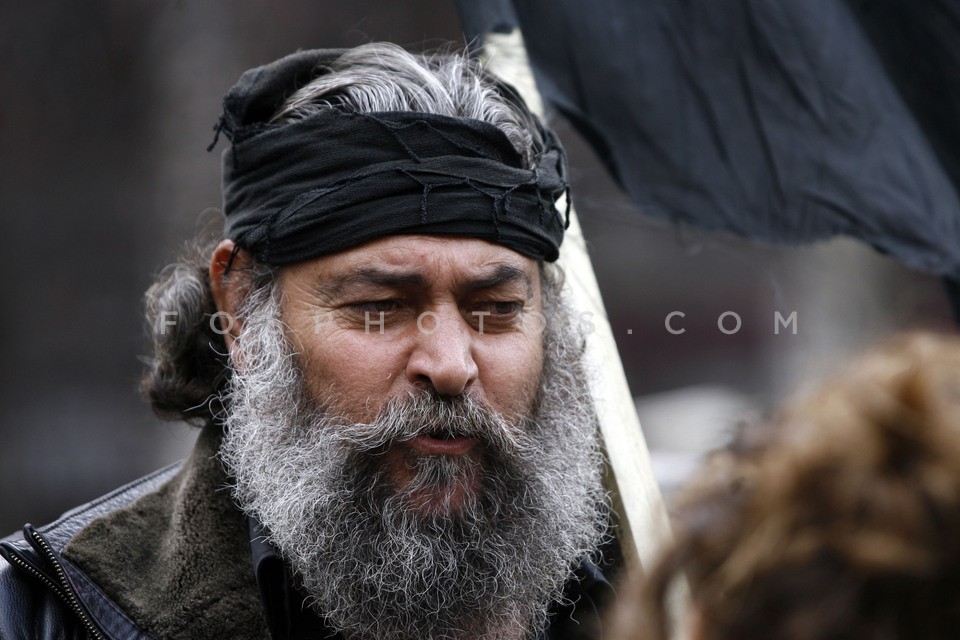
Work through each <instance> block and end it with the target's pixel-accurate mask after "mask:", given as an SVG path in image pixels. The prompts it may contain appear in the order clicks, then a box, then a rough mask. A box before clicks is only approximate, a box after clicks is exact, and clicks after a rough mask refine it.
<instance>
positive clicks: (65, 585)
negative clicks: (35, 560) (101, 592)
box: [10, 525, 107, 640]
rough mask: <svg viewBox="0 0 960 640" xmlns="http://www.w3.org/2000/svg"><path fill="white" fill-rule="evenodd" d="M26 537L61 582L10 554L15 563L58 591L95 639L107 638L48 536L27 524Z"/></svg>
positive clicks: (105, 639)
mask: <svg viewBox="0 0 960 640" xmlns="http://www.w3.org/2000/svg"><path fill="white" fill-rule="evenodd" d="M23 533H24V537H26V538H27V542H29V543H30V545H31V546H32V547H33V548H34V549H36V550H37V552H39V553H40V554H41V555H42V556H43V557H44V558H46V560H47V561H48V562H49V563H50V565H51V566H53V569H54V571H55V572H56V578H57V581H58V582H59V584H57V583H55V582H53V580H51V578H49V577H48V576H47V575H46V574H44V573H43V572H41V571H40V570H38V569H37V568H35V567H33V566H32V565H31V564H30V563H29V562H27V561H26V560H24V559H22V558H20V557H19V556H16V555H14V554H10V559H14V564H16V565H17V566H19V567H21V568H23V569H25V570H26V571H27V572H28V573H30V574H31V575H32V576H34V577H36V578H37V579H39V580H40V581H41V582H42V583H43V584H44V585H46V586H47V588H49V589H51V590H52V591H53V592H54V593H56V594H57V595H58V596H59V597H60V599H61V600H63V602H64V604H66V605H67V606H68V607H69V608H70V610H71V611H73V613H74V614H75V615H76V616H77V618H79V619H80V623H81V624H82V625H83V628H84V629H86V631H87V634H89V635H90V637H91V638H94V640H107V637H106V636H104V635H103V633H101V631H100V629H99V627H97V624H96V623H95V622H94V621H93V619H92V618H91V617H90V615H89V614H88V613H87V611H86V609H84V608H83V605H82V604H80V599H79V598H78V597H77V594H76V593H75V592H74V590H73V586H71V584H70V581H69V580H68V579H67V574H66V572H65V571H64V570H63V565H61V564H60V560H59V559H57V554H56V553H55V552H54V550H53V548H52V547H51V546H50V543H49V542H47V540H46V538H44V537H43V536H42V535H40V532H38V531H37V530H36V529H34V528H33V527H32V526H30V525H27V526H26V527H24V528H23Z"/></svg>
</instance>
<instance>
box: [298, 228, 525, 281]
mask: <svg viewBox="0 0 960 640" xmlns="http://www.w3.org/2000/svg"><path fill="white" fill-rule="evenodd" d="M310 262H311V263H313V265H312V266H313V267H314V268H312V269H310V271H311V272H312V274H313V276H314V277H315V278H317V279H318V280H321V281H324V282H326V283H328V284H331V285H333V284H335V283H337V282H338V281H340V282H344V283H349V282H351V281H359V280H362V279H363V278H369V279H371V280H376V278H377V277H379V276H382V277H384V278H386V279H389V278H390V277H394V278H396V279H398V281H402V280H407V281H408V282H407V284H409V285H411V286H413V285H416V284H420V285H423V286H429V285H432V284H441V283H444V282H447V281H449V282H451V283H453V282H461V281H473V280H491V283H494V280H499V281H502V282H507V281H510V280H518V281H521V282H522V283H523V284H525V285H526V286H529V287H532V286H533V283H534V282H535V281H538V280H539V278H538V267H537V262H536V261H535V260H533V259H532V258H528V257H526V256H524V255H521V254H519V253H517V252H516V251H513V250H512V249H509V248H507V247H503V246H501V245H497V244H494V243H491V242H487V241H485V240H481V239H477V238H465V237H453V238H451V237H442V236H423V235H409V236H406V235H405V236H391V237H387V238H380V239H378V240H374V241H372V242H369V243H366V244H364V245H361V246H359V247H355V248H353V249H348V250H346V251H342V252H339V253H337V254H333V255H330V256H324V257H322V258H318V259H316V260H313V261H310ZM400 283H401V282H398V284H400Z"/></svg>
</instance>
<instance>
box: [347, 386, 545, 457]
mask: <svg viewBox="0 0 960 640" xmlns="http://www.w3.org/2000/svg"><path fill="white" fill-rule="evenodd" d="M344 422H345V424H344V425H342V428H338V429H336V431H335V432H334V433H333V434H332V435H333V437H334V438H335V440H336V441H337V442H338V443H340V444H342V445H344V446H347V447H350V448H351V449H353V450H355V451H361V452H376V451H378V450H384V449H386V448H388V447H389V446H390V445H392V444H395V443H398V442H404V441H408V440H412V439H413V438H416V437H417V436H421V435H446V436H451V437H453V436H463V437H467V438H476V439H477V440H480V441H481V442H483V443H484V444H486V445H487V446H490V447H493V448H495V449H498V450H501V451H504V452H507V453H512V454H514V455H521V454H524V453H525V452H527V451H528V450H529V449H531V448H532V447H533V446H534V443H533V442H532V440H531V439H530V437H529V435H528V431H529V429H527V423H528V422H529V420H526V419H524V420H519V421H511V420H507V419H506V418H504V417H503V416H501V415H500V414H499V413H497V412H495V411H494V410H492V409H490V408H489V407H487V406H485V405H484V404H483V403H482V402H480V401H479V400H477V399H475V398H473V397H472V396H469V395H466V396H458V397H455V398H442V397H439V396H437V395H436V394H435V393H433V392H431V391H425V392H423V393H420V394H411V395H410V396H409V397H406V398H403V397H401V398H393V399H391V400H390V401H389V402H388V403H387V404H386V406H385V407H384V408H383V410H382V411H381V412H380V414H379V415H378V416H377V417H376V418H375V419H374V420H373V421H372V422H369V423H355V422H349V423H348V421H344Z"/></svg>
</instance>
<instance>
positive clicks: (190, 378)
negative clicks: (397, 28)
mask: <svg viewBox="0 0 960 640" xmlns="http://www.w3.org/2000/svg"><path fill="white" fill-rule="evenodd" d="M503 90H504V89H503V87H502V85H501V86H498V85H497V82H496V81H495V80H494V79H493V78H492V77H491V76H490V75H489V74H487V73H486V71H484V69H483V68H482V66H480V64H479V63H477V62H476V61H474V60H471V59H470V58H469V57H468V56H467V55H465V54H461V53H437V54H430V55H417V54H411V53H408V52H407V51H404V50H403V49H401V48H400V47H398V46H396V45H393V44H388V43H371V44H366V45H362V46H359V47H356V48H355V49H351V50H349V51H347V52H345V53H344V54H343V55H342V56H341V57H340V58H338V59H337V60H336V61H335V62H333V63H332V64H331V65H330V66H329V68H328V70H327V73H325V74H323V75H321V76H319V77H318V78H317V79H316V80H314V81H313V82H310V83H309V84H307V85H306V86H304V87H303V88H301V89H300V90H299V91H297V92H295V93H293V94H291V95H290V96H289V97H288V98H287V100H286V101H285V102H284V104H283V105H282V106H281V107H280V108H279V109H278V110H277V112H276V113H275V114H274V116H273V118H272V120H271V121H272V122H293V121H297V120H301V119H303V118H308V117H310V116H311V115H313V114H316V113H318V112H320V111H321V110H323V109H330V108H335V109H343V110H348V111H356V112H364V113H369V112H382V111H414V112H423V113H432V114H438V115H446V116H452V117H464V118H473V119H476V120H482V121H484V122H488V123H490V124H493V125H494V126H496V127H499V128H500V129H501V130H502V131H503V132H504V134H505V135H506V136H507V138H508V139H509V140H510V142H511V143H512V144H513V145H514V147H515V148H516V149H517V151H518V152H519V153H520V154H521V155H522V157H523V158H524V162H525V163H526V165H527V167H528V168H530V167H533V166H534V164H535V163H536V158H537V155H538V154H539V153H540V151H541V149H542V146H543V141H542V140H541V139H540V135H539V132H538V129H537V126H536V124H535V122H534V121H533V120H532V118H531V116H530V115H529V112H527V110H526V109H525V108H521V107H519V106H518V105H517V104H516V103H515V102H514V101H513V99H512V98H510V97H507V96H505V95H503V94H502V93H501V92H502V91H503ZM221 229H222V227H221ZM221 239H222V231H221V230H219V229H218V231H217V232H216V233H215V234H214V233H211V232H210V231H209V230H206V231H203V232H201V234H200V235H199V236H198V238H197V239H196V240H195V241H194V243H193V244H191V245H190V246H189V247H188V250H187V251H186V252H185V254H184V255H183V257H181V259H180V260H179V261H178V262H177V263H176V264H174V265H170V266H169V267H167V268H166V269H164V270H163V271H162V272H161V273H160V276H159V277H158V279H157V281H156V282H155V283H154V285H153V286H151V287H150V289H149V290H148V291H147V294H146V297H145V302H146V316H147V326H148V332H149V334H150V337H151V339H152V343H153V344H152V354H151V355H150V356H149V357H147V358H145V363H146V365H147V371H146V373H145V374H144V377H143V381H142V384H141V388H142V390H143V393H144V395H145V396H146V397H147V399H148V400H149V402H150V404H151V406H152V407H153V410H154V412H155V413H156V414H157V415H158V416H159V417H161V418H163V419H165V420H186V421H187V422H191V423H194V424H203V423H204V422H207V421H209V420H211V419H213V418H214V417H216V416H217V415H218V414H219V413H220V411H221V407H220V404H219V400H218V398H219V394H220V392H221V391H222V390H223V389H224V388H225V385H226V382H227V380H228V379H229V378H230V375H231V373H230V372H231V369H230V365H229V362H228V358H227V353H226V345H225V342H224V339H223V335H222V332H221V331H220V330H219V328H218V326H217V322H216V317H215V316H216V313H217V308H216V305H215V303H214V300H213V294H212V293H211V290H210V276H209V272H208V268H209V264H210V258H211V256H212V254H213V250H214V249H215V248H216V246H217V244H218V243H219V241H220V240H221ZM544 268H546V269H549V272H548V271H544V274H545V275H548V276H550V275H556V274H557V272H556V271H555V270H554V267H553V266H552V265H549V266H548V265H541V269H542V270H544ZM275 275H276V269H275V268H272V267H269V266H267V265H262V264H254V266H253V267H252V268H250V269H246V270H243V271H242V272H237V270H236V269H234V270H232V271H231V273H230V274H229V277H231V278H240V279H243V282H244V284H245V285H246V286H247V290H248V292H257V291H259V290H260V289H262V288H263V287H270V288H272V287H273V286H274V282H275ZM550 279H551V280H553V279H555V278H550Z"/></svg>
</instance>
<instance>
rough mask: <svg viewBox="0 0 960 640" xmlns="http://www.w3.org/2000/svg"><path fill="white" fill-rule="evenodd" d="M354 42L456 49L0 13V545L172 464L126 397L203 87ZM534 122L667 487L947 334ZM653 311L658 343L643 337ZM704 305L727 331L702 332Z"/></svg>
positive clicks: (426, 31) (933, 322) (207, 103)
mask: <svg viewBox="0 0 960 640" xmlns="http://www.w3.org/2000/svg"><path fill="white" fill-rule="evenodd" d="M373 40H390V41H394V42H397V43H399V44H402V45H404V46H407V47H408V48H411V49H414V50H421V49H429V48H432V47H436V46H438V45H440V44H443V43H445V42H448V41H453V42H458V43H462V42H463V35H462V29H461V26H460V23H459V20H458V16H457V12H456V9H455V6H454V4H453V2H452V1H450V0H407V1H405V2H403V3H399V2H388V1H386V0H381V1H372V0H368V1H355V2H352V3H344V2H333V1H329V0H325V1H315V2H306V1H303V2H283V1H281V2H269V3H268V2H267V1H266V0H260V1H248V0H243V1H239V0H238V1H235V2H230V3H223V2H221V3H215V2H212V1H210V0H175V1H165V0H154V1H152V2H144V1H133V2H131V1H129V0H122V1H121V0H102V1H100V2H94V3H70V2H59V3H55V2H49V1H48V2H40V3H31V4H26V3H21V4H14V3H6V6H5V8H4V20H3V21H2V23H0V54H2V59H3V60H4V63H3V65H0V81H2V86H3V87H5V91H4V93H3V96H2V97H0V221H2V224H3V243H4V248H3V251H2V252H0V260H2V265H3V273H6V274H7V280H6V283H7V284H6V285H5V287H4V290H5V291H4V295H3V296H2V300H3V302H2V305H3V306H2V307H0V309H2V313H0V340H2V354H3V358H2V365H0V366H2V378H0V379H2V382H3V384H2V386H0V486H2V487H3V490H2V493H0V536H2V535H6V534H7V533H9V532H13V531H15V530H16V529H18V528H19V527H21V526H22V525H23V524H24V523H25V522H33V523H36V524H40V523H43V522H47V521H49V520H51V519H53V518H55V517H56V516H57V515H59V514H60V513H61V512H63V511H64V510H66V509H68V508H70V507H72V506H75V505H77V504H79V503H81V502H84V501H87V500H90V499H92V498H95V497H96V496H98V495H100V494H102V493H104V492H106V491H109V490H111V489H113V488H114V487H116V486H118V485H120V484H122V483H124V482H127V481H130V480H133V479H135V478H137V477H139V476H141V475H143V474H144V473H147V472H149V471H151V470H153V469H155V468H158V467H160V466H162V465H165V464H168V463H170V462H173V461H175V460H177V459H179V458H180V457H182V456H183V455H184V453H185V452H186V451H188V450H189V447H190V446H191V444H192V440H193V437H194V434H195V432H194V430H193V429H192V428H190V427H187V426H184V425H180V424H169V423H162V422H160V421H158V420H156V419H155V418H154V417H153V416H152V414H151V412H150V410H149V408H148V406H147V405H146V404H145V403H144V402H143V401H142V399H141V398H140V397H139V395H138V390H137V386H138V379H139V376H140V374H141V363H140V361H139V359H138V358H139V357H140V356H142V355H143V354H144V353H145V352H146V347H147V341H146V337H145V332H144V327H143V321H142V302H141V299H142V295H143V292H144V291H145V290H146V288H147V287H148V286H149V285H150V283H151V282H152V279H153V278H154V276H155V275H156V274H157V273H158V271H159V270H160V269H161V268H162V267H163V266H164V265H166V264H168V263H169V262H171V261H173V260H174V259H175V257H176V256H177V254H178V253H179V251H180V249H181V246H182V244H183V242H184V241H186V240H187V239H188V238H189V237H190V236H192V235H193V234H194V233H195V231H196V230H197V225H198V219H200V218H201V217H203V216H204V215H206V217H209V216H211V215H213V216H215V215H216V212H212V211H209V210H211V209H216V208H217V207H218V206H219V204H220V195H219V171H220V169H219V163H220V149H222V148H223V143H221V147H220V148H218V150H217V151H215V152H213V153H207V152H206V151H205V148H206V146H207V144H209V142H210V141H211V139H212V135H213V134H212V130H211V127H212V125H213V123H214V122H215V120H216V118H217V116H218V115H219V113H220V100H221V98H222V96H223V93H224V92H225V91H226V90H227V89H228V88H229V87H230V86H231V85H232V84H233V83H234V82H235V80H236V79H237V77H238V76H239V75H240V73H242V72H243V71H244V70H245V69H247V68H250V67H253V66H256V65H259V64H263V63H265V62H269V61H271V60H273V59H275V58H278V57H280V56H282V55H284V54H286V53H289V52H292V51H294V50H296V49H298V48H313V47H342V46H353V45H357V44H361V43H364V42H368V41H373ZM553 125H554V126H555V127H556V128H557V129H558V131H559V132H560V136H561V139H563V140H564V141H565V143H566V145H567V147H568V152H569V155H570V161H571V173H572V180H573V184H574V202H575V206H576V208H577V210H578V213H579V215H580V219H581V223H582V226H583V227H584V232H585V236H586V238H587V241H588V245H589V249H590V252H591V255H592V256H593V260H594V266H595V269H596V271H597V276H598V279H599V281H600V285H601V288H602V290H603V293H604V298H605V301H606V304H607V309H608V312H609V317H610V322H611V324H612V326H613V329H614V334H615V336H616V337H617V340H618V346H619V348H620V353H621V356H622V359H623V364H624V367H625V369H626V372H627V377H628V380H629V382H630V385H631V389H632V392H633V394H634V395H635V396H636V398H637V406H638V411H639V413H640V419H641V422H642V423H643V425H644V430H645V433H646V435H647V438H648V441H649V443H650V446H651V449H652V451H653V453H654V464H655V468H656V471H657V474H658V477H659V479H660V480H661V482H662V484H663V486H664V487H665V488H666V489H667V490H668V491H669V489H670V488H671V487H673V486H675V485H676V484H677V483H678V482H680V481H681V480H682V478H683V477H684V476H685V474H687V473H688V472H689V469H690V468H691V467H692V466H693V465H695V464H696V460H697V458H698V456H699V455H700V453H702V452H703V451H704V450H706V449H707V448H709V447H711V446H714V445H716V444H720V443H722V442H723V441H724V439H725V438H726V437H727V435H728V434H729V433H730V430H731V429H732V428H733V427H734V425H735V424H736V423H737V421H739V420H741V419H743V418H745V417H749V416H751V415H755V414H757V413H762V412H763V411H765V410H767V409H768V408H769V407H770V406H772V405H774V404H776V403H777V402H778V401H779V400H780V399H781V398H782V396H783V395H784V394H785V393H786V392H788V391H790V390H792V389H795V388H796V387H797V386H798V385H799V384H800V383H801V382H802V381H804V380H808V379H810V378H811V376H816V375H819V374H821V373H823V372H825V371H827V370H829V369H830V368H831V367H833V366H835V364H836V363H837V361H838V360H840V359H842V358H844V357H845V356H846V355H848V354H849V353H851V352H852V351H855V350H857V349H859V348H860V347H862V346H863V345H865V344H866V343H869V342H872V341H874V340H876V339H878V338H880V337H882V336H885V335H887V334H890V333H891V332H894V331H896V330H900V329H904V328H916V327H925V328H942V329H947V328H950V327H951V326H952V320H951V318H950V312H949V308H948V304H947V301H946V298H945V296H944V294H943V291H942V287H941V284H940V281H939V279H937V278H934V277H930V276H924V275H922V274H919V273H916V272H912V271H909V270H907V269H906V268H905V267H902V266H900V265H899V264H898V263H895V262H894V261H892V260H890V259H888V258H885V257H883V256H881V255H879V254H877V253H875V252H874V251H872V250H871V249H869V248H867V247H865V246H862V245H859V244H856V243H854V242H853V241H849V240H835V241H831V242H827V243H821V244H818V245H815V246H809V247H801V248H797V247H792V248H785V247H776V246H770V245H759V244H754V243H751V242H748V241H745V240H741V239H735V238H731V237H727V236H723V235H719V234H711V233H706V232H702V231H698V230H696V229H691V228H687V227H682V226H676V225H672V224H669V223H664V222H658V221H654V220H653V219H651V218H647V217H644V216H643V215H642V212H640V211H638V210H637V209H636V208H635V207H633V206H632V205H631V204H629V203H628V202H627V200H626V198H625V197H624V196H623V195H622V193H621V192H620V191H619V190H618V189H617V187H616V186H615V185H614V184H613V182H612V180H611V179H610V178H609V177H608V176H607V175H606V173H605V171H604V169H603V168H602V167H601V166H600V165H599V164H598V162H597V160H596V158H595V156H594V155H593V153H592V152H591V151H590V149H589V148H588V146H587V145H586V144H585V143H584V142H583V141H582V140H581V139H580V138H579V137H578V136H577V135H576V133H575V132H574V131H573V129H572V127H571V126H570V125H569V124H568V123H566V122H564V121H563V120H562V119H559V118H555V119H554V120H553ZM205 211H206V214H204V212H205ZM673 312H681V313H683V314H684V316H674V320H673V321H672V323H673V325H672V326H673V327H674V328H675V329H680V328H683V329H685V330H686V331H685V332H683V333H681V334H673V333H671V332H669V331H668V330H667V328H666V326H665V320H666V319H667V317H668V315H669V314H671V313H673ZM727 312H733V313H735V314H736V316H737V317H738V318H739V320H740V329H739V330H738V331H736V332H735V333H731V334H725V333H723V332H722V331H721V330H720V329H719V328H718V324H717V323H718V319H719V318H720V317H721V316H722V315H723V314H725V313H727ZM777 313H779V314H780V315H781V316H782V317H783V318H787V317H789V316H790V315H791V314H793V313H796V323H795V325H793V326H795V327H796V333H794V332H793V330H792V329H793V327H792V326H791V327H789V328H787V329H784V328H782V327H781V328H780V330H779V332H777V331H776V330H775V327H776V318H777V315H776V314H777ZM736 324H737V323H736V318H734V317H733V316H730V315H728V316H727V317H726V324H725V327H726V328H727V330H728V331H729V330H731V329H733V328H734V327H735V326H736Z"/></svg>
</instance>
